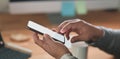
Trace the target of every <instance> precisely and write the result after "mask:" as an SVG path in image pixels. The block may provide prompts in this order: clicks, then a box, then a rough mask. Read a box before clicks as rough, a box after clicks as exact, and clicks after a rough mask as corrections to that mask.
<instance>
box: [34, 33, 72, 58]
mask: <svg viewBox="0 0 120 59" xmlns="http://www.w3.org/2000/svg"><path fill="white" fill-rule="evenodd" d="M33 37H34V41H35V43H36V44H37V45H39V46H40V47H42V48H43V49H44V50H45V51H46V52H47V53H49V54H50V55H51V56H53V57H55V58H56V59H60V58H61V56H62V55H64V54H66V53H70V51H69V50H68V49H67V48H66V47H65V46H64V45H63V44H62V43H60V42H56V41H54V40H53V39H52V38H51V37H50V36H49V35H47V34H44V36H43V39H40V38H39V37H38V34H36V33H35V34H34V36H33ZM70 54H71V53H70Z"/></svg>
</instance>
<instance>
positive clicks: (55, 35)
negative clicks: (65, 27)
mask: <svg viewBox="0 0 120 59" xmlns="http://www.w3.org/2000/svg"><path fill="white" fill-rule="evenodd" d="M27 27H28V28H29V29H30V30H32V31H35V32H38V33H40V34H48V35H50V36H51V37H52V38H53V39H55V40H57V41H60V42H62V43H65V37H64V36H63V35H61V34H59V33H57V32H54V31H52V30H50V29H48V28H46V27H44V26H42V25H40V24H37V23H35V22H33V21H28V24H27Z"/></svg>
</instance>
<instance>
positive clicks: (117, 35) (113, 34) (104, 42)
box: [92, 27, 120, 57]
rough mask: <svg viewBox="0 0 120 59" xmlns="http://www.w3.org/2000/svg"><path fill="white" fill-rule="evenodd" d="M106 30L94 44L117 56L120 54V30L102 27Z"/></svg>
mask: <svg viewBox="0 0 120 59" xmlns="http://www.w3.org/2000/svg"><path fill="white" fill-rule="evenodd" d="M101 29H102V30H103V31H104V36H103V37H102V38H99V39H97V41H95V42H94V43H92V46H95V47H98V48H100V49H101V50H103V51H105V52H107V53H110V54H112V55H114V56H116V57H119V55H120V30H117V29H116V30H113V29H109V28H105V27H101Z"/></svg>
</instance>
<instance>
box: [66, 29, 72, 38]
mask: <svg viewBox="0 0 120 59" xmlns="http://www.w3.org/2000/svg"><path fill="white" fill-rule="evenodd" d="M71 31H72V30H69V31H67V32H66V33H65V36H66V37H67V39H68V40H69V38H70V36H69V35H70V32H71Z"/></svg>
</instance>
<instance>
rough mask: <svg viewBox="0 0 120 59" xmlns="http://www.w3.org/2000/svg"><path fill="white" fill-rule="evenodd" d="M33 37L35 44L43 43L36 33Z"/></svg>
mask: <svg viewBox="0 0 120 59" xmlns="http://www.w3.org/2000/svg"><path fill="white" fill-rule="evenodd" d="M33 38H34V41H35V43H36V44H39V45H40V46H41V45H42V44H43V43H44V42H43V40H41V39H40V38H39V36H38V34H37V33H34V35H33Z"/></svg>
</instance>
